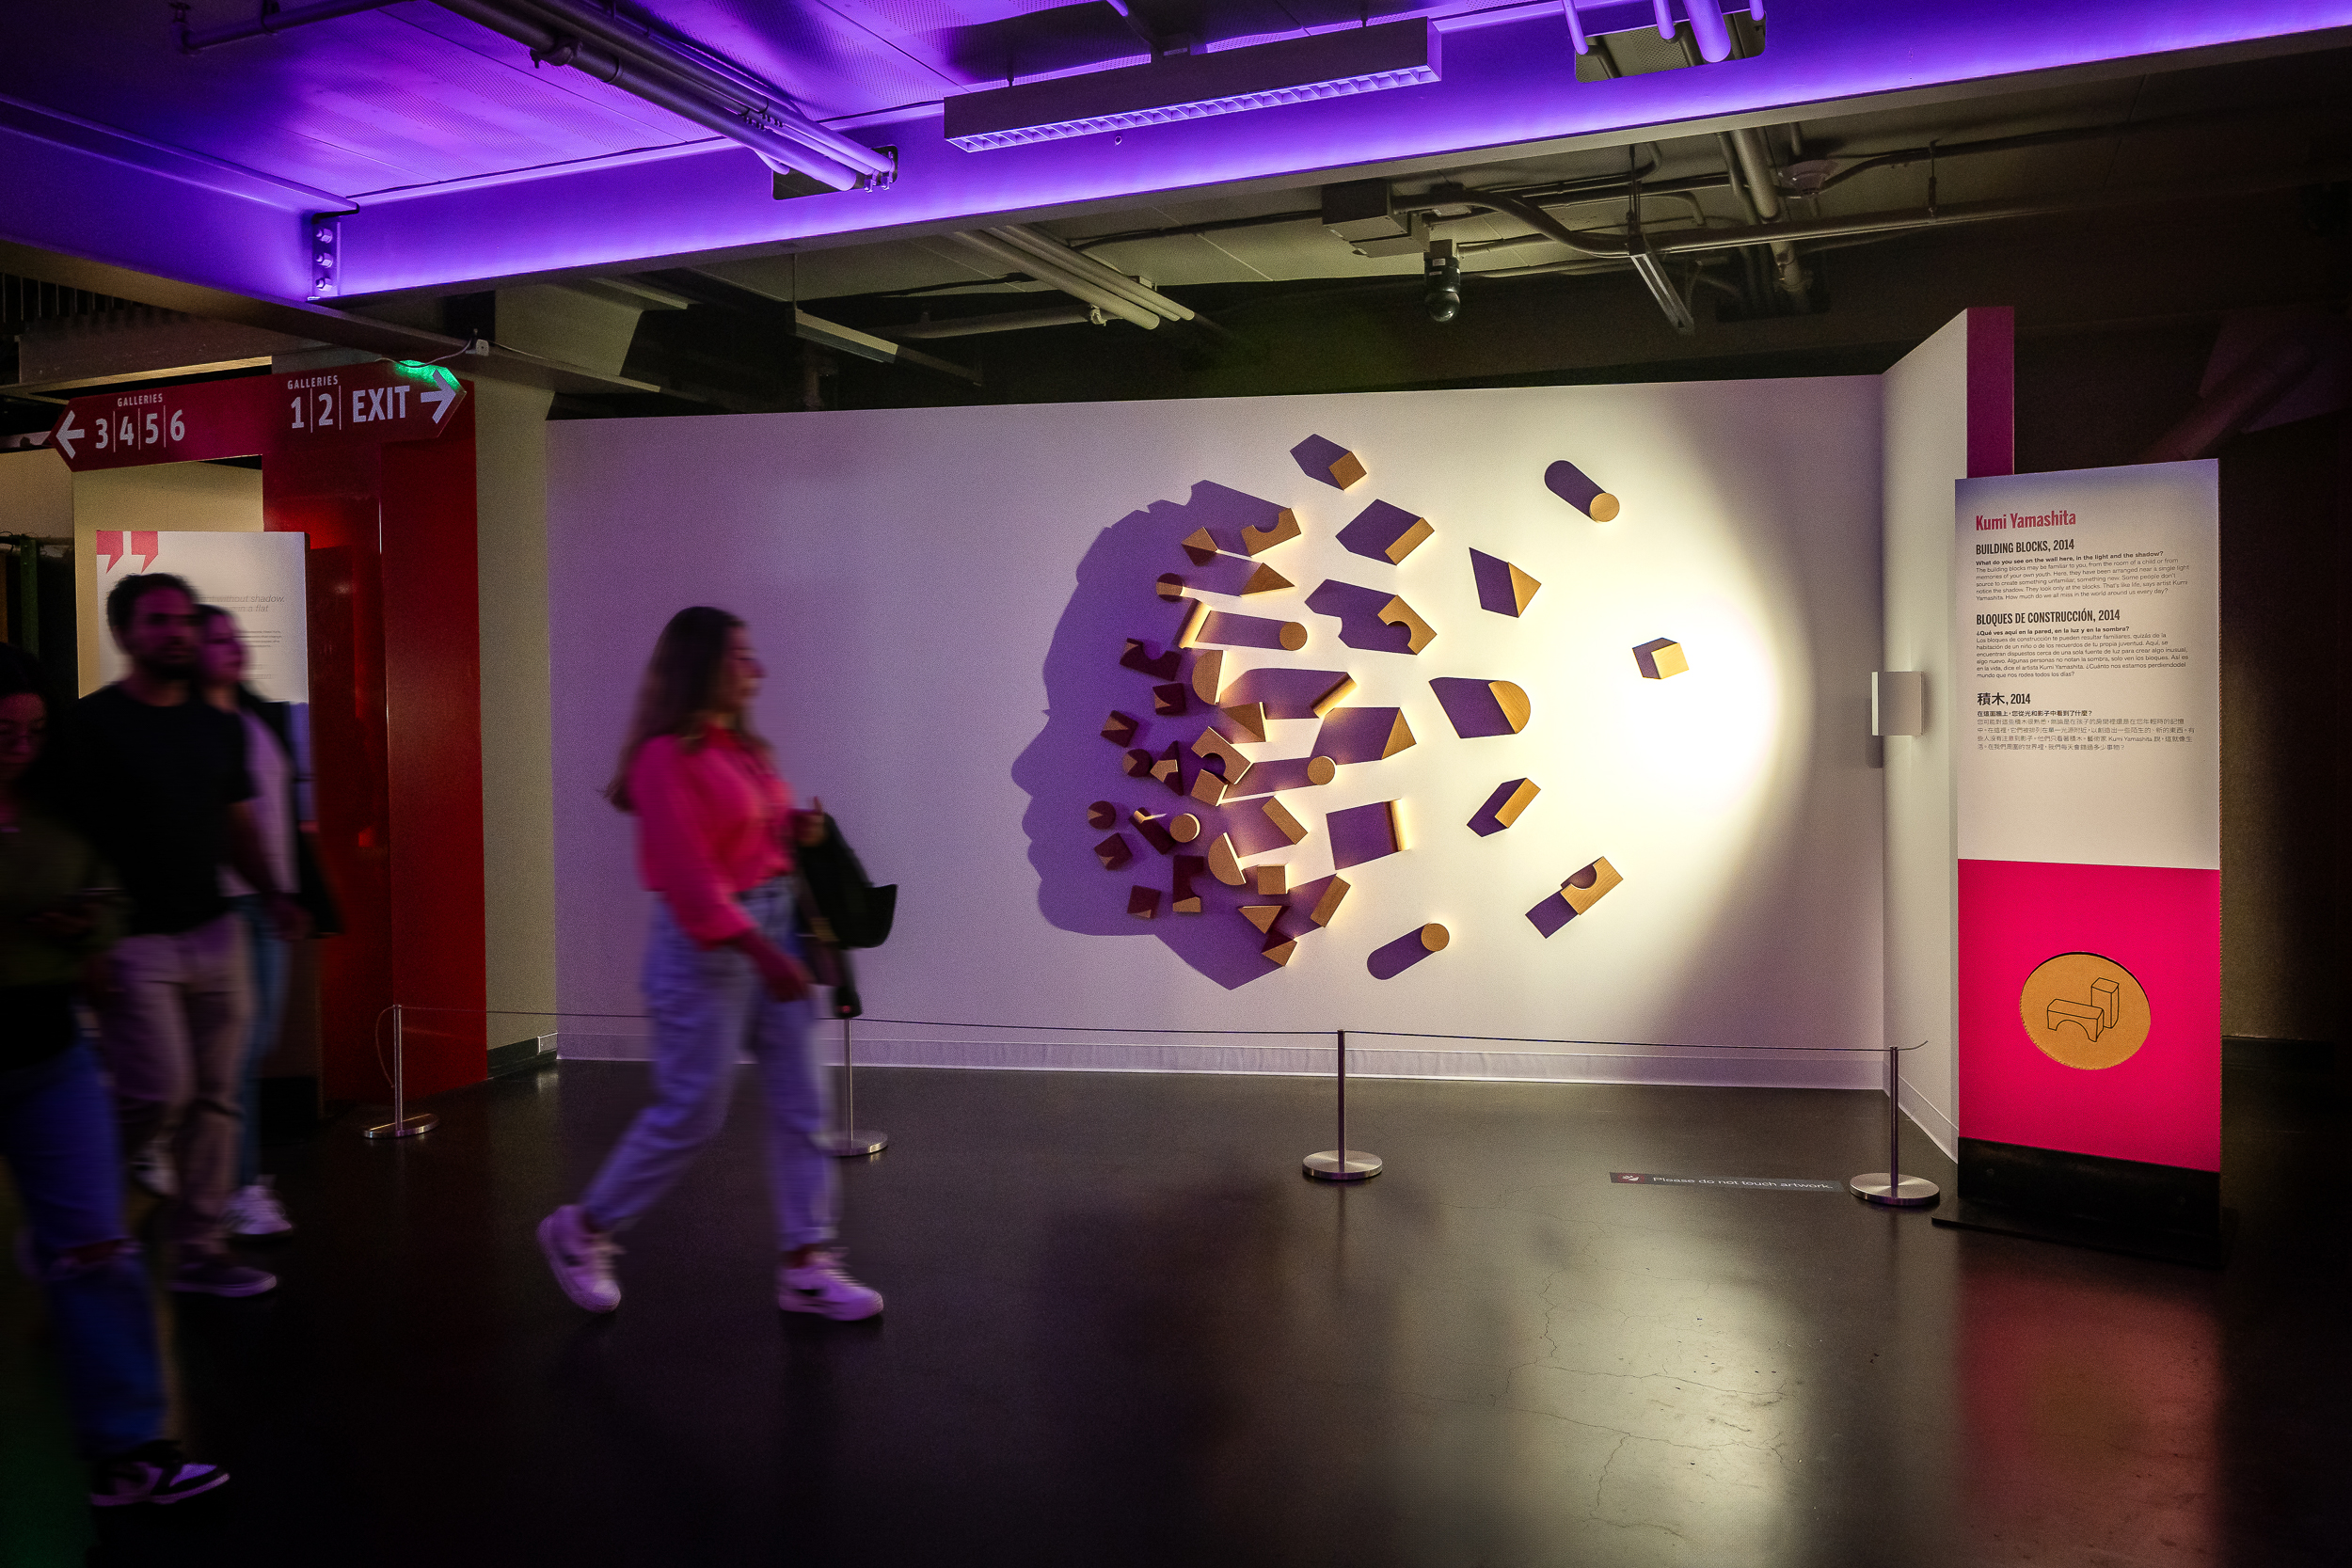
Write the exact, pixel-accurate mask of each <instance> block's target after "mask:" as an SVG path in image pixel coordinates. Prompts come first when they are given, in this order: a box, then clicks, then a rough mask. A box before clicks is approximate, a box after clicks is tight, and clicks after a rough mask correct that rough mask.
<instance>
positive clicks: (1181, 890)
mask: <svg viewBox="0 0 2352 1568" xmlns="http://www.w3.org/2000/svg"><path fill="white" fill-rule="evenodd" d="M1207 869H1208V863H1207V862H1206V861H1204V860H1202V859H1201V858H1200V856H1199V855H1179V856H1177V857H1176V887H1175V891H1174V893H1173V895H1171V896H1172V901H1171V902H1170V903H1169V905H1168V912H1169V913H1171V914H1199V913H1200V894H1198V893H1196V892H1194V891H1193V886H1192V879H1194V878H1195V877H1198V876H1199V875H1200V873H1201V872H1203V871H1205V870H1207Z"/></svg>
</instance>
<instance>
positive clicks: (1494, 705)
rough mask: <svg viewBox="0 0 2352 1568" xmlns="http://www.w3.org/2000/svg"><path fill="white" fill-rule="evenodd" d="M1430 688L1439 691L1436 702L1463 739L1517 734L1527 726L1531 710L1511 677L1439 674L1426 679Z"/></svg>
mask: <svg viewBox="0 0 2352 1568" xmlns="http://www.w3.org/2000/svg"><path fill="white" fill-rule="evenodd" d="M1429 689H1430V690H1432V691H1434V692H1436V693H1437V694H1438V706H1439V707H1442V708H1444V709H1445V716H1446V719H1447V720H1448V721H1450V722H1451V723H1452V724H1453V725H1454V734H1455V735H1458V736H1461V737H1462V738H1463V739H1465V740H1476V739H1480V738H1482V737H1484V736H1496V735H1517V734H1518V733H1519V732H1520V731H1521V730H1523V729H1525V728H1527V721H1528V716H1529V715H1530V713H1531V712H1533V709H1532V708H1531V707H1530V706H1529V705H1528V701H1527V693H1526V692H1524V691H1522V690H1520V689H1518V687H1517V686H1516V685H1514V684H1512V683H1511V682H1510V681H1481V680H1469V679H1465V678H1463V677H1461V676H1459V675H1440V676H1438V678H1437V679H1436V680H1433V681H1431V682H1430V683H1429Z"/></svg>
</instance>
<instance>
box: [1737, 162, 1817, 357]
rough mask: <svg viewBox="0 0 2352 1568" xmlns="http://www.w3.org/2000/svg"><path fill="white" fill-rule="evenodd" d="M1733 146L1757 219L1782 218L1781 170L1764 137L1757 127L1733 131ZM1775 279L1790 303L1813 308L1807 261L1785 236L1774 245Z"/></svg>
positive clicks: (1770, 221)
mask: <svg viewBox="0 0 2352 1568" xmlns="http://www.w3.org/2000/svg"><path fill="white" fill-rule="evenodd" d="M1731 146H1732V150H1734V151H1736V152H1737V153H1739V155H1740V180H1741V182H1742V183H1743V184H1745V185H1746V187H1747V195H1748V200H1749V202H1750V204H1751V205H1753V206H1754V207H1755V209H1756V219H1757V221H1758V222H1759V223H1761V224H1763V225H1764V226H1766V227H1772V226H1773V225H1776V224H1778V223H1780V222H1781V220H1782V219H1783V218H1784V217H1785V216H1786V215H1787V209H1786V208H1785V207H1784V206H1783V205H1782V203H1781V199H1780V170H1779V169H1778V168H1776V167H1775V166H1773V164H1772V152H1771V150H1769V149H1767V148H1766V147H1765V145H1764V137H1763V135H1762V134H1761V133H1760V132H1757V131H1756V130H1754V129H1749V130H1745V131H1734V132H1732V133H1731ZM1772 279H1773V281H1774V282H1775V283H1777V284H1778V285H1779V286H1780V292H1781V293H1782V295H1783V296H1784V297H1785V298H1786V299H1787V300H1788V303H1789V305H1790V306H1792V307H1793V308H1794V309H1797V310H1798V311H1800V312H1803V311H1805V310H1809V309H1811V308H1812V297H1813V296H1812V287H1811V284H1810V282H1809V281H1808V280H1807V278H1806V277H1805V273H1804V261H1801V260H1800V259H1799V258H1798V256H1797V247H1796V246H1795V245H1790V244H1788V242H1787V241H1785V240H1775V241H1773V242H1772Z"/></svg>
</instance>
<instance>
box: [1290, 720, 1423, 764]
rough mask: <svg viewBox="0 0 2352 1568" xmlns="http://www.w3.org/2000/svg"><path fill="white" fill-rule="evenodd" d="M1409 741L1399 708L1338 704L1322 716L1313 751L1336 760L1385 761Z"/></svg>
mask: <svg viewBox="0 0 2352 1568" xmlns="http://www.w3.org/2000/svg"><path fill="white" fill-rule="evenodd" d="M1412 744H1413V727H1412V726H1411V725H1410V724H1407V723H1406V721H1405V710H1404V709H1403V708H1394V707H1340V708H1333V709H1332V710H1331V711H1330V712H1328V713H1327V714H1325V715H1324V716H1323V728H1322V729H1320V730H1318V731H1316V732H1315V751H1314V754H1315V755H1316V756H1319V757H1329V758H1330V759H1331V760H1332V761H1333V762H1337V763H1358V762H1386V761H1387V760H1388V759H1389V758H1391V757H1392V756H1394V755H1396V754H1397V753H1398V752H1402V751H1404V750H1406V748H1407V747H1409V746H1411V745H1412Z"/></svg>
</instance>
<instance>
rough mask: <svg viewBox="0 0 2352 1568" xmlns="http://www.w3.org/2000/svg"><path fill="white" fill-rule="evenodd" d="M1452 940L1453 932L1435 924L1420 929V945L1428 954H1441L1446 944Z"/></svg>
mask: <svg viewBox="0 0 2352 1568" xmlns="http://www.w3.org/2000/svg"><path fill="white" fill-rule="evenodd" d="M1453 940H1454V933H1453V932H1451V931H1449V930H1447V929H1446V928H1445V927H1442V926H1439V925H1437V924H1435V923H1432V924H1430V925H1427V926H1423V927H1422V928H1421V944H1422V948H1423V949H1424V950H1426V951H1428V952H1431V953H1442V952H1444V951H1445V948H1446V943H1448V942H1452V941H1453Z"/></svg>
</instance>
